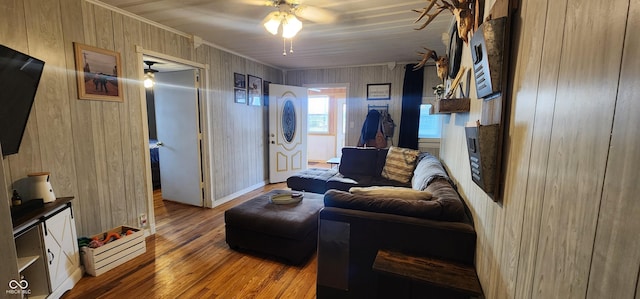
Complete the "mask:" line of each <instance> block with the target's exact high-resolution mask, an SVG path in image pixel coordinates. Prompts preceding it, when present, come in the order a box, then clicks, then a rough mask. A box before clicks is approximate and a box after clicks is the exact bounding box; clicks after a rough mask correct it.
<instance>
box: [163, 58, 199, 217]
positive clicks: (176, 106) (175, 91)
mask: <svg viewBox="0 0 640 299" xmlns="http://www.w3.org/2000/svg"><path fill="white" fill-rule="evenodd" d="M155 78H156V84H155V86H154V98H155V106H156V127H157V131H158V141H160V142H162V144H163V146H162V147H160V150H159V155H160V182H161V184H162V198H164V199H168V200H171V201H176V202H180V203H185V204H189V205H194V206H203V192H202V186H203V184H202V175H201V171H202V169H201V158H200V130H199V128H200V126H199V125H198V123H199V117H198V111H199V109H198V89H197V88H196V84H197V82H196V71H195V70H187V71H179V72H167V73H156V76H155Z"/></svg>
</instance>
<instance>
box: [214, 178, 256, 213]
mask: <svg viewBox="0 0 640 299" xmlns="http://www.w3.org/2000/svg"><path fill="white" fill-rule="evenodd" d="M265 185H267V181H263V182H262V183H257V184H255V185H253V186H251V187H247V188H244V189H242V190H240V191H237V192H235V193H232V194H229V195H227V196H225V197H222V198H218V199H216V200H215V201H214V202H213V206H214V207H216V206H219V205H221V204H223V203H225V202H228V201H230V200H232V199H234V198H236V197H238V196H240V195H243V194H245V193H247V192H250V191H253V190H255V189H258V188H260V187H264V186H265Z"/></svg>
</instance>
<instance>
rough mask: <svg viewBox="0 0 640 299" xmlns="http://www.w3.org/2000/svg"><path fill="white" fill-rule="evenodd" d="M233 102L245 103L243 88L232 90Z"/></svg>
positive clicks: (245, 96)
mask: <svg viewBox="0 0 640 299" xmlns="http://www.w3.org/2000/svg"><path fill="white" fill-rule="evenodd" d="M233 102H234V103H240V104H244V103H246V102H247V90H246V89H244V88H234V89H233Z"/></svg>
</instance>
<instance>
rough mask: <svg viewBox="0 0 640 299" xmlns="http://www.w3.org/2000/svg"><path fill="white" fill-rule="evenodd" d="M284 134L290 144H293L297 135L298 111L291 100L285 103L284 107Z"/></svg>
mask: <svg viewBox="0 0 640 299" xmlns="http://www.w3.org/2000/svg"><path fill="white" fill-rule="evenodd" d="M282 134H283V135H284V140H286V141H287V142H288V143H291V141H293V137H294V136H295V135H296V110H295V108H294V107H293V102H292V101H291V100H287V101H286V102H284V106H283V107H282Z"/></svg>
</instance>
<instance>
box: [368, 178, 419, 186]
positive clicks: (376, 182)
mask: <svg viewBox="0 0 640 299" xmlns="http://www.w3.org/2000/svg"><path fill="white" fill-rule="evenodd" d="M370 186H393V187H407V188H411V183H403V182H398V181H394V180H390V179H385V178H383V177H374V178H371V183H370Z"/></svg>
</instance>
